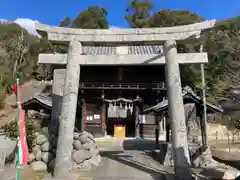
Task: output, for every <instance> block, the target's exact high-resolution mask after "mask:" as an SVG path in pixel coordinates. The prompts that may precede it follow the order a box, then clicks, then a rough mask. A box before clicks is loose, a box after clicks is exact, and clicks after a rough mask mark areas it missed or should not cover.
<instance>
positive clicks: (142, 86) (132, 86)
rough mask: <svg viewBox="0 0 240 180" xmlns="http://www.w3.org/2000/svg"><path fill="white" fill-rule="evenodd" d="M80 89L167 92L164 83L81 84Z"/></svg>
mask: <svg viewBox="0 0 240 180" xmlns="http://www.w3.org/2000/svg"><path fill="white" fill-rule="evenodd" d="M80 89H100V90H107V89H113V90H114V89H115V90H121V89H122V90H125V89H126V90H127V89H128V90H147V89H149V90H166V86H165V83H164V82H159V83H99V82H80Z"/></svg>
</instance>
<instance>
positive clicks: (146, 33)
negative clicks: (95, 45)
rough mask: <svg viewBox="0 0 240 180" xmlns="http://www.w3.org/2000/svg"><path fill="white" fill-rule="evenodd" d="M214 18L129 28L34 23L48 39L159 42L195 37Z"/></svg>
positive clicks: (213, 21)
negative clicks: (170, 25)
mask: <svg viewBox="0 0 240 180" xmlns="http://www.w3.org/2000/svg"><path fill="white" fill-rule="evenodd" d="M214 25H215V20H209V21H203V22H199V23H195V24H190V25H184V26H175V27H163V28H129V29H74V28H63V27H56V26H49V25H45V24H38V23H37V24H36V29H37V31H38V32H40V33H41V32H46V33H47V35H48V40H50V41H59V42H70V41H72V40H73V39H74V38H76V39H77V40H78V41H80V42H106V43H129V42H159V41H166V40H170V39H171V40H183V39H187V38H189V37H197V36H199V35H200V33H201V31H202V30H204V29H209V28H212V27H213V26H214Z"/></svg>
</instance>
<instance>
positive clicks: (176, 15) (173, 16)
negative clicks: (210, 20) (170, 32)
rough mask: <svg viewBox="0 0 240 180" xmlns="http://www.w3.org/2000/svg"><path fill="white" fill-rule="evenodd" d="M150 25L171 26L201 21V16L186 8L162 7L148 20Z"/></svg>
mask: <svg viewBox="0 0 240 180" xmlns="http://www.w3.org/2000/svg"><path fill="white" fill-rule="evenodd" d="M149 21H150V22H149V26H150V27H171V26H180V25H187V24H192V23H197V22H200V21H203V18H202V17H200V16H198V15H197V14H195V13H191V12H190V11H188V10H169V9H163V10H161V11H158V12H157V13H154V14H153V16H152V17H151V18H150V20H149Z"/></svg>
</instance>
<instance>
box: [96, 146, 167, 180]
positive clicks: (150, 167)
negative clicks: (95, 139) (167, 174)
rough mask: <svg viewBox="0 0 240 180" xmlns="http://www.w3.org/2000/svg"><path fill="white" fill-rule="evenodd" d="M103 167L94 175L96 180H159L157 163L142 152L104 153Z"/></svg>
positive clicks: (160, 175)
mask: <svg viewBox="0 0 240 180" xmlns="http://www.w3.org/2000/svg"><path fill="white" fill-rule="evenodd" d="M102 156H103V166H102V167H101V168H100V169H99V170H98V171H97V172H96V173H95V174H94V177H95V178H94V179H96V180H105V179H106V180H108V179H109V180H110V179H119V180H120V179H123V180H124V179H126V180H128V179H129V180H130V179H131V180H132V179H139V180H141V179H142V180H155V179H158V180H161V179H163V178H161V177H162V173H163V170H162V169H161V168H160V167H161V166H160V165H159V163H157V162H156V161H154V160H153V159H152V158H151V157H149V156H148V155H147V153H144V152H142V151H136V150H135V151H134V150H128V151H124V152H110V151H109V152H104V153H102Z"/></svg>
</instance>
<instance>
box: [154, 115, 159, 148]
mask: <svg viewBox="0 0 240 180" xmlns="http://www.w3.org/2000/svg"><path fill="white" fill-rule="evenodd" d="M159 128H160V127H159V120H158V116H157V114H155V142H156V149H158V148H159Z"/></svg>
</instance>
